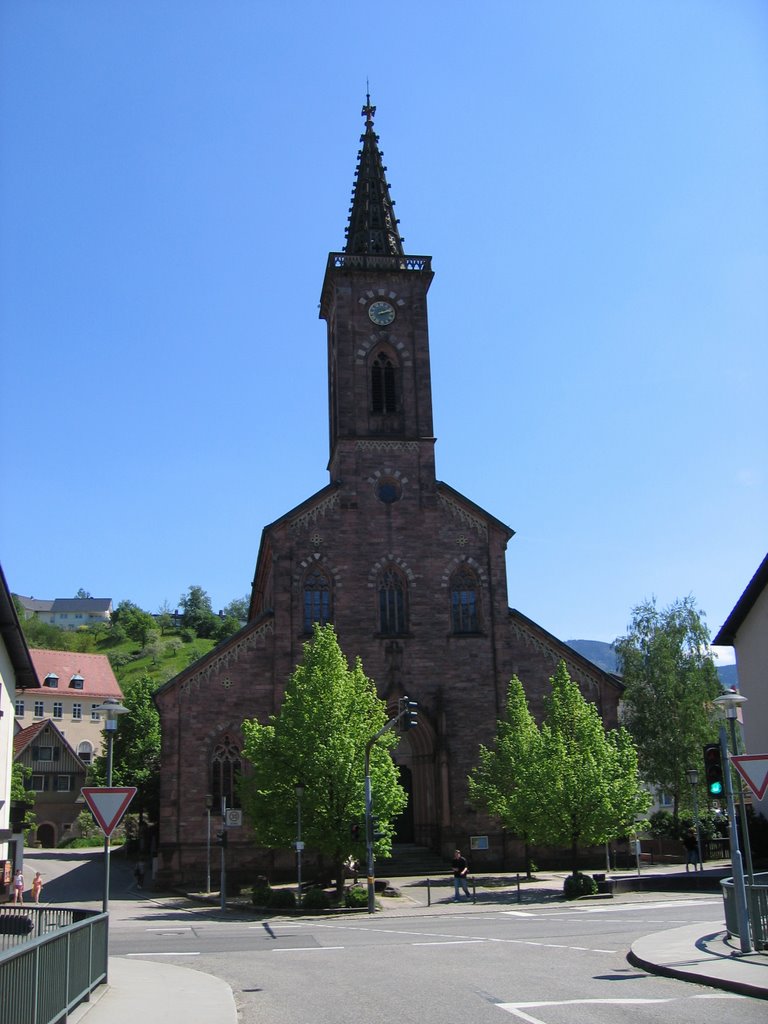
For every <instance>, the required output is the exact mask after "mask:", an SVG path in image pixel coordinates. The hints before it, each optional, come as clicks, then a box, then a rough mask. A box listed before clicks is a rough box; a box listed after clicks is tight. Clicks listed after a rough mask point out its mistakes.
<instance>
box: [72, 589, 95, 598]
mask: <svg viewBox="0 0 768 1024" xmlns="http://www.w3.org/2000/svg"><path fill="white" fill-rule="evenodd" d="M91 596H92V595H91V593H90V591H88V590H84V589H83V588H82V587H80V589H79V590H78V592H77V593H76V594H75V600H77V601H88V600H90V599H91Z"/></svg>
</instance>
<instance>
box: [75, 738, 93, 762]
mask: <svg viewBox="0 0 768 1024" xmlns="http://www.w3.org/2000/svg"><path fill="white" fill-rule="evenodd" d="M77 756H78V757H79V758H80V760H81V761H82V762H83V764H90V763H91V761H92V760H93V744H92V743H89V742H88V740H81V741H80V743H78V745H77Z"/></svg>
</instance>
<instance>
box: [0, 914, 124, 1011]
mask: <svg viewBox="0 0 768 1024" xmlns="http://www.w3.org/2000/svg"><path fill="white" fill-rule="evenodd" d="M108 936H109V915H108V914H103V913H101V912H96V911H88V910H73V909H67V908H63V907H62V908H58V907H57V908H51V907H35V906H32V907H28V906H7V905H6V906H4V907H2V908H0V993H1V994H2V998H0V1024H56V1022H58V1021H66V1020H67V1015H68V1014H69V1013H70V1011H72V1010H73V1009H74V1008H75V1007H76V1006H77V1005H78V1004H79V1003H82V1002H83V1001H84V1000H87V999H88V998H89V997H90V993H91V992H92V991H93V989H94V988H96V986H97V985H100V984H102V983H103V982H105V981H106V980H107V945H108Z"/></svg>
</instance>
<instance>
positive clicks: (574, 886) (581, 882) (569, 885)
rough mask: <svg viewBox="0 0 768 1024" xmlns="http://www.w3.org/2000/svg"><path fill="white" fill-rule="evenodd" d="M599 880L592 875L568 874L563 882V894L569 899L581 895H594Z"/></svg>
mask: <svg viewBox="0 0 768 1024" xmlns="http://www.w3.org/2000/svg"><path fill="white" fill-rule="evenodd" d="M596 892H597V882H596V881H595V880H594V878H592V876H591V875H582V873H581V872H579V873H578V874H576V875H568V877H567V878H566V880H565V882H564V883H563V894H564V895H565V898H566V899H567V900H577V899H578V898H579V897H580V896H594V895H595V893H596Z"/></svg>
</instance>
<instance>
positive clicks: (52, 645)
mask: <svg viewBox="0 0 768 1024" xmlns="http://www.w3.org/2000/svg"><path fill="white" fill-rule="evenodd" d="M20 621H21V631H22V633H23V634H24V636H25V637H26V640H27V643H28V644H29V646H30V647H42V648H46V649H47V650H51V651H71V650H72V649H73V647H74V642H75V640H74V636H75V635H74V632H70V631H69V630H66V629H60V628H59V627H58V626H54V625H52V624H51V623H50V622H43V621H42V619H38V617H37V616H36V615H31V616H30V617H29V618H28V619H25V618H20Z"/></svg>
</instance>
